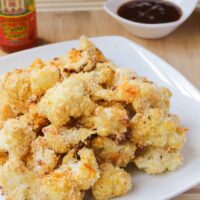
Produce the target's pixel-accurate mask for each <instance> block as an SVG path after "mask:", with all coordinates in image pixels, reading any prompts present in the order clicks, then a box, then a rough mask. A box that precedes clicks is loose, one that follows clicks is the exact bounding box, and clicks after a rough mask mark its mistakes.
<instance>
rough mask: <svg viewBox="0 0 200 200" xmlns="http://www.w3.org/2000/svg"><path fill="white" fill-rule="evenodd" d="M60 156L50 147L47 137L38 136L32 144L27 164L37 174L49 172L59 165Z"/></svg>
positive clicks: (41, 174)
mask: <svg viewBox="0 0 200 200" xmlns="http://www.w3.org/2000/svg"><path fill="white" fill-rule="evenodd" d="M58 159H59V157H58V156H57V155H56V154H55V152H54V151H53V150H52V149H49V147H48V145H47V143H46V141H45V139H44V138H43V137H38V138H37V139H36V140H34V141H33V143H32V144H31V151H30V154H29V156H28V157H27V166H28V168H29V169H30V170H31V171H33V172H34V174H35V175H37V176H43V175H46V174H49V173H50V172H52V171H53V170H54V168H55V167H56V165H57V162H58Z"/></svg>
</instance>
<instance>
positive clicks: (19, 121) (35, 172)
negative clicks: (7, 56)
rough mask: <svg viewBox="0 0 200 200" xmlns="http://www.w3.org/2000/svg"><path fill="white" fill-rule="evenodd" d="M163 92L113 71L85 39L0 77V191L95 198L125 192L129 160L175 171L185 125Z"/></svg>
mask: <svg viewBox="0 0 200 200" xmlns="http://www.w3.org/2000/svg"><path fill="white" fill-rule="evenodd" d="M170 97H171V92H170V91H169V90H168V89H167V88H163V87H161V88H160V87H158V86H157V85H156V84H154V83H153V82H152V81H150V80H148V79H147V78H145V77H140V76H139V75H137V74H136V73H135V72H134V71H133V70H130V69H126V68H118V67H116V65H115V64H114V63H113V62H111V61H109V60H108V59H107V58H106V57H105V56H104V55H103V53H102V52H101V51H100V50H99V49H98V48H97V47H95V45H94V44H93V42H91V41H89V40H88V39H87V38H86V37H85V36H82V37H81V38H80V48H76V49H75V48H74V49H72V50H71V51H69V52H68V53H67V55H65V56H62V57H55V58H53V59H52V60H49V61H42V60H40V59H35V60H34V62H33V63H32V64H31V65H30V66H29V67H27V68H25V69H15V70H13V71H11V72H9V73H7V74H5V75H3V76H0V190H3V192H4V195H5V198H6V199H7V200H82V199H83V198H84V194H85V192H86V191H87V190H90V189H92V193H93V197H94V199H96V200H106V199H110V198H114V197H118V196H121V195H124V194H125V193H127V192H128V191H129V190H130V188H131V185H132V183H131V177H130V175H129V174H128V173H127V172H126V171H125V170H124V169H121V168H124V167H126V166H127V165H128V164H129V163H130V162H134V163H135V165H136V166H137V168H139V169H141V170H143V171H144V172H146V173H149V174H159V173H162V172H164V171H167V170H169V171H172V170H175V169H177V167H178V166H180V164H181V162H182V155H181V153H180V152H181V149H182V148H183V145H184V143H185V140H186V135H185V132H186V129H185V128H183V127H181V126H180V122H179V119H178V117H177V116H176V115H172V114H170V113H169V107H170Z"/></svg>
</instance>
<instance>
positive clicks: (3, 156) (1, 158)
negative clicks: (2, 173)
mask: <svg viewBox="0 0 200 200" xmlns="http://www.w3.org/2000/svg"><path fill="white" fill-rule="evenodd" d="M7 160H8V153H7V152H0V165H3V164H4V163H5V162H6V161H7Z"/></svg>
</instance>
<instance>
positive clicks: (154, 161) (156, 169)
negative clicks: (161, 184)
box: [134, 147, 183, 174]
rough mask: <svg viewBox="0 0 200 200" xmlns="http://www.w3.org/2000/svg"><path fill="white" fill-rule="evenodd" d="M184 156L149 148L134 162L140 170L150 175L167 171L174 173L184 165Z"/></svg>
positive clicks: (171, 151)
mask: <svg viewBox="0 0 200 200" xmlns="http://www.w3.org/2000/svg"><path fill="white" fill-rule="evenodd" d="M182 160H183V159H182V156H181V155H180V153H179V152H178V151H176V150H170V151H168V150H165V149H164V148H159V147H147V148H146V149H145V150H143V151H142V152H141V153H140V154H139V155H138V156H136V158H135V159H134V162H135V164H136V166H137V167H138V168H139V169H142V170H144V171H145V172H146V173H148V174H160V173H162V172H164V171H166V170H170V171H174V170H175V169H176V168H177V167H179V166H180V165H181V163H182Z"/></svg>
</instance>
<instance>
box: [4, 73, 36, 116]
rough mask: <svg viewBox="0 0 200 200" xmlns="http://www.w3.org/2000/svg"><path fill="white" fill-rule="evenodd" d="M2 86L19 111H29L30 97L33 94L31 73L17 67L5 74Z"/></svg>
mask: <svg viewBox="0 0 200 200" xmlns="http://www.w3.org/2000/svg"><path fill="white" fill-rule="evenodd" d="M2 88H3V90H4V92H5V94H6V96H7V98H8V99H9V102H10V103H11V104H12V105H13V106H14V108H15V109H16V110H17V113H25V112H27V111H28V99H29V98H30V96H31V95H32V92H31V82H30V73H29V72H28V71H27V70H24V69H15V70H14V71H12V72H9V73H7V74H6V75H5V76H4V79H3V82H2Z"/></svg>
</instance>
